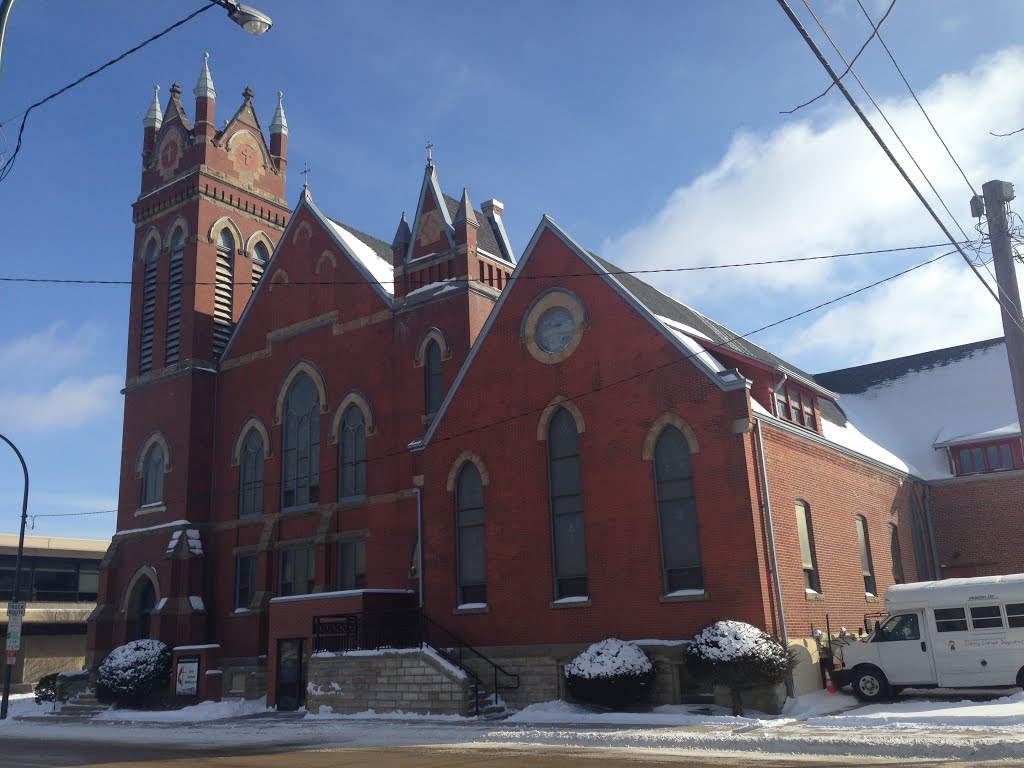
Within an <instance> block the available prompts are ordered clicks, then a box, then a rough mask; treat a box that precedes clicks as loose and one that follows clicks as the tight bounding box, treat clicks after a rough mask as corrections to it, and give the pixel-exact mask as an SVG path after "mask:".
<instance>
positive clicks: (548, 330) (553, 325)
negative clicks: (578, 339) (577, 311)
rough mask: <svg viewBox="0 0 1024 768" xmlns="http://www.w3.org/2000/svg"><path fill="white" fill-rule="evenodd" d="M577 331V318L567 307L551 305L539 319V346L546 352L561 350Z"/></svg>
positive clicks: (537, 336)
mask: <svg viewBox="0 0 1024 768" xmlns="http://www.w3.org/2000/svg"><path fill="white" fill-rule="evenodd" d="M575 333H576V320H575V319H574V318H573V316H572V313H571V312H570V311H569V310H568V309H567V308H565V307H561V306H559V307H551V308H550V309H547V310H545V311H544V313H543V314H542V315H541V316H540V319H539V320H537V331H536V333H535V337H536V339H537V346H539V347H540V348H541V349H543V350H544V351H545V352H561V351H562V350H563V349H565V348H566V347H567V346H569V342H570V341H572V337H573V335H574V334H575Z"/></svg>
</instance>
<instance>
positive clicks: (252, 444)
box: [238, 429, 265, 517]
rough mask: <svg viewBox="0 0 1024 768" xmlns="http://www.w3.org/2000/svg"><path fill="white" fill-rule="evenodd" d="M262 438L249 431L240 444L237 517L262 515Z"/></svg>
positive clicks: (258, 434) (255, 431)
mask: <svg viewBox="0 0 1024 768" xmlns="http://www.w3.org/2000/svg"><path fill="white" fill-rule="evenodd" d="M264 455H265V454H264V449H263V436H262V435H260V433H259V431H258V430H256V429H250V430H249V434H247V435H246V436H245V442H244V443H242V455H241V457H240V458H241V461H240V465H241V467H240V469H241V471H240V473H239V474H240V482H239V489H238V516H239V517H259V516H260V515H262V514H263V458H264Z"/></svg>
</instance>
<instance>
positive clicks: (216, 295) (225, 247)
mask: <svg viewBox="0 0 1024 768" xmlns="http://www.w3.org/2000/svg"><path fill="white" fill-rule="evenodd" d="M234 281H235V238H234V237H232V235H231V230H229V229H228V228H227V227H224V228H223V229H222V230H221V231H220V234H219V235H217V277H216V280H215V285H214V290H213V356H214V358H219V357H220V356H221V354H222V353H223V352H224V347H226V346H227V343H228V339H229V338H231V325H232V318H233V317H234V315H233V311H234V310H233V307H232V304H233V302H234V295H235V282H234Z"/></svg>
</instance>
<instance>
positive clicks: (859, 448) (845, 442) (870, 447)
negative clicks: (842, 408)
mask: <svg viewBox="0 0 1024 768" xmlns="http://www.w3.org/2000/svg"><path fill="white" fill-rule="evenodd" d="M844 405H845V401H844ZM821 432H822V435H823V436H824V438H825V439H826V440H830V441H832V442H833V443H835V444H836V445H841V446H843V448H848V449H849V450H851V451H856V452H857V453H860V454H863V455H864V456H867V457H868V458H869V459H874V460H875V461H877V462H880V463H882V464H885V465H886V466H889V467H892V468H893V469H898V470H899V471H900V472H906V473H908V474H911V475H920V473H919V472H918V471H917V469H916V468H914V467H913V466H911V465H910V464H907V463H906V462H905V461H903V460H902V459H900V457H899V456H897V455H896V454H894V453H892V452H890V451H887V450H886V449H885V448H883V447H882V446H880V445H879V444H878V443H876V442H875V441H874V440H872V439H871V438H869V437H867V436H866V435H864V434H863V433H862V432H861V431H860V430H859V429H857V428H856V427H855V426H853V424H850V423H847V424H846V426H842V427H841V426H839V425H838V424H833V423H832V422H831V421H828V420H826V419H822V420H821Z"/></svg>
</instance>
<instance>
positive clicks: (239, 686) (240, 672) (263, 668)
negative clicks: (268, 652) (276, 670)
mask: <svg viewBox="0 0 1024 768" xmlns="http://www.w3.org/2000/svg"><path fill="white" fill-rule="evenodd" d="M220 669H222V670H224V679H223V686H224V687H223V691H222V693H221V695H222V697H223V698H225V699H237V698H239V697H241V698H245V699H258V698H260V697H261V696H265V695H266V693H267V657H266V656H239V657H236V658H230V659H221V660H220Z"/></svg>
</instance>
